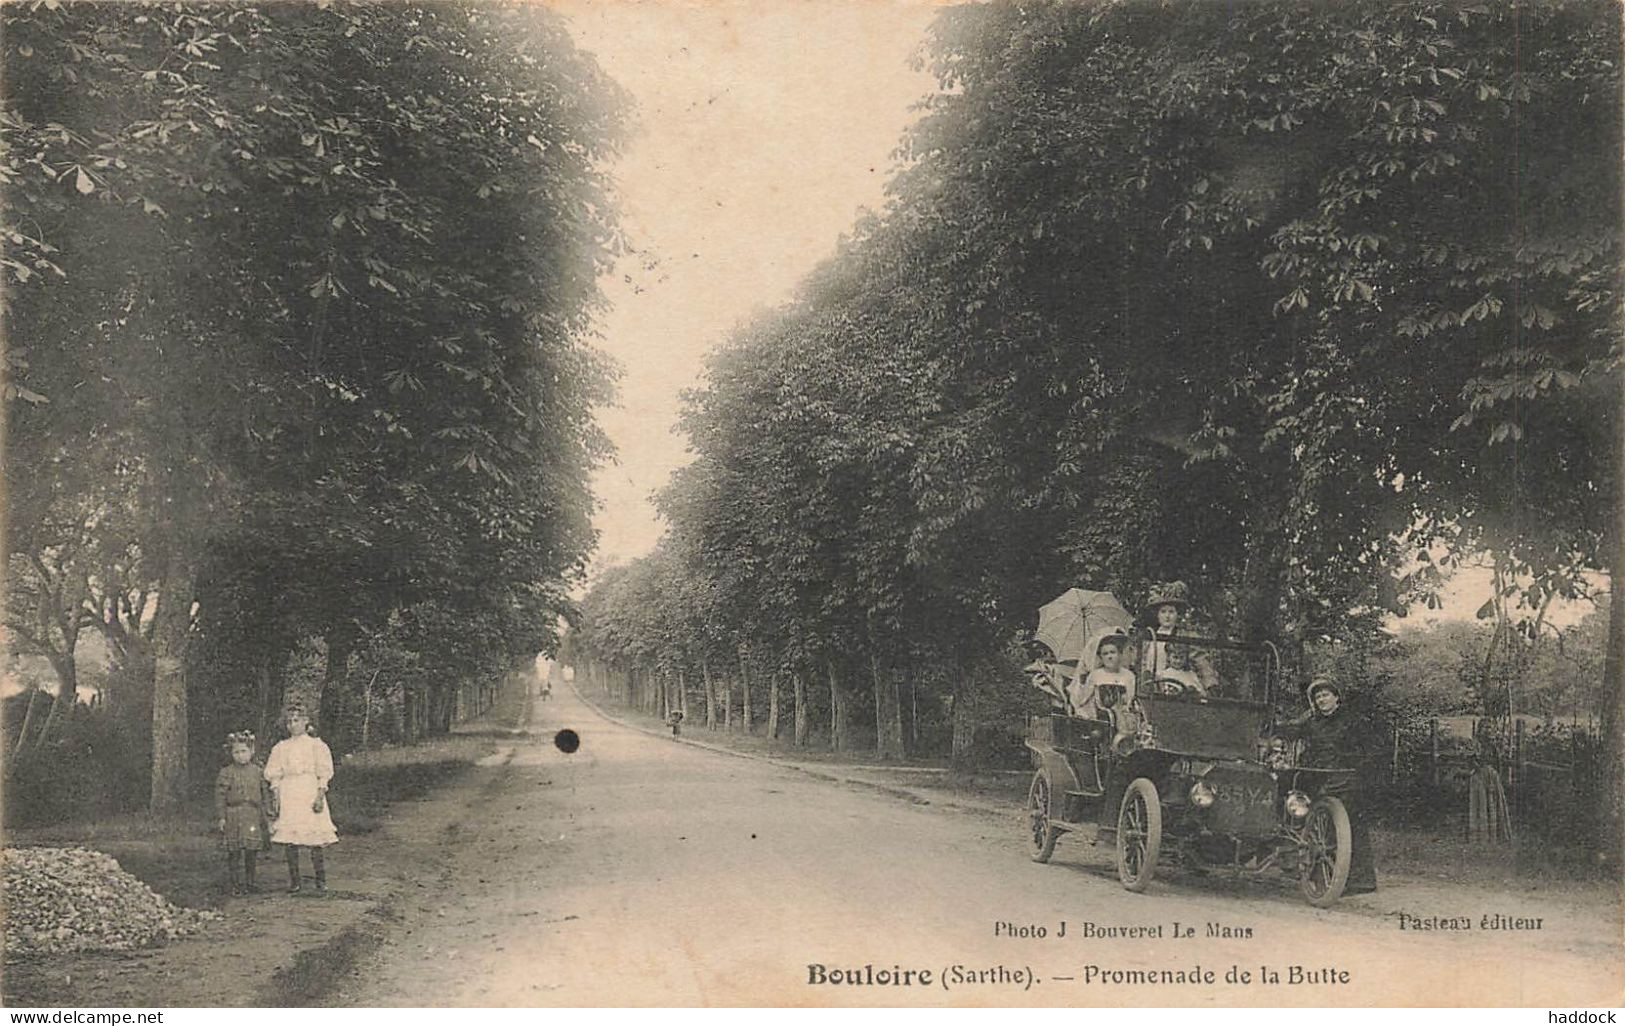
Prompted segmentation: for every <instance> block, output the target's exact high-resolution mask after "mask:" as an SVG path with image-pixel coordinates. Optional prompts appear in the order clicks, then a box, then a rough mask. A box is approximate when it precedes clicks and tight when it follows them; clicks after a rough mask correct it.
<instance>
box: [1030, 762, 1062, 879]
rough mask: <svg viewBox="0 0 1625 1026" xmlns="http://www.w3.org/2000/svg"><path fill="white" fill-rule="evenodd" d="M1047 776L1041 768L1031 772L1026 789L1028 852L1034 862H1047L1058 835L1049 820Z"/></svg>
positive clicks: (1053, 849)
mask: <svg viewBox="0 0 1625 1026" xmlns="http://www.w3.org/2000/svg"><path fill="white" fill-rule="evenodd" d="M1049 802H1050V787H1049V777H1047V776H1045V774H1044V771H1043V770H1039V771H1038V772H1037V773H1034V774H1033V786H1032V787H1031V788H1030V789H1029V790H1028V791H1027V820H1028V823H1029V825H1030V830H1031V835H1030V836H1029V838H1028V843H1029V844H1030V845H1031V847H1030V849H1029V851H1028V854H1030V855H1031V856H1032V859H1033V861H1034V862H1048V861H1049V859H1050V856H1051V855H1054V854H1055V839H1056V838H1057V837H1058V836H1059V835H1060V832H1059V831H1057V830H1056V829H1055V828H1054V827H1052V826H1050V822H1049Z"/></svg>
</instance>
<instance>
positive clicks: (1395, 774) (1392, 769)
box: [1388, 721, 1399, 784]
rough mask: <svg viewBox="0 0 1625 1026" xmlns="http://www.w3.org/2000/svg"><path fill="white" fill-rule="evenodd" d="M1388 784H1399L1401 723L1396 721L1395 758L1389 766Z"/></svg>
mask: <svg viewBox="0 0 1625 1026" xmlns="http://www.w3.org/2000/svg"><path fill="white" fill-rule="evenodd" d="M1388 782H1389V783H1390V784H1397V783H1399V723H1398V721H1395V723H1394V758H1393V761H1392V763H1390V765H1389V770H1388Z"/></svg>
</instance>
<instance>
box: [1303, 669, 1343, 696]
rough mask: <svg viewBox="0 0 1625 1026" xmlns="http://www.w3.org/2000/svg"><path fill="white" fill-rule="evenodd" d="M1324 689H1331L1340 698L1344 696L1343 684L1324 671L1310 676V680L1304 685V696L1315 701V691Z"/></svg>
mask: <svg viewBox="0 0 1625 1026" xmlns="http://www.w3.org/2000/svg"><path fill="white" fill-rule="evenodd" d="M1322 690H1325V691H1330V692H1331V693H1332V694H1334V695H1336V696H1337V697H1338V699H1340V700H1341V699H1342V697H1343V686H1342V685H1341V684H1339V683H1337V681H1335V680H1333V679H1332V678H1331V676H1330V675H1329V674H1324V673H1320V674H1316V675H1315V676H1313V677H1311V678H1309V682H1308V683H1307V684H1305V685H1304V686H1303V697H1304V698H1306V699H1308V700H1309V701H1311V702H1313V701H1314V700H1315V692H1317V691H1322Z"/></svg>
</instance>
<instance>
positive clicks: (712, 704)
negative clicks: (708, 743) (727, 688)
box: [700, 656, 717, 730]
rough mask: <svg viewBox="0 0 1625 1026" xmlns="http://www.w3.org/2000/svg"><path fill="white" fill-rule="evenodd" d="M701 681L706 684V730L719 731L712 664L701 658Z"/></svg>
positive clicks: (715, 686)
mask: <svg viewBox="0 0 1625 1026" xmlns="http://www.w3.org/2000/svg"><path fill="white" fill-rule="evenodd" d="M700 680H701V681H702V682H703V683H704V684H705V729H706V730H716V729H717V685H716V682H715V681H713V680H712V679H711V663H710V662H709V661H708V660H707V659H706V658H705V657H704V656H700Z"/></svg>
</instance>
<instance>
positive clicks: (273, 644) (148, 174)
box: [0, 2, 622, 805]
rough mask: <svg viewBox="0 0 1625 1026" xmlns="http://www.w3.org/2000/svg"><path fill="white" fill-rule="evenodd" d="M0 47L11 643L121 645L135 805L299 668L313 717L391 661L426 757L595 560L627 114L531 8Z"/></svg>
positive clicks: (184, 19)
mask: <svg viewBox="0 0 1625 1026" xmlns="http://www.w3.org/2000/svg"><path fill="white" fill-rule="evenodd" d="M4 19H5V39H6V42H5V46H6V54H5V58H6V66H7V71H8V74H7V76H6V81H5V83H4V105H3V109H0V145H3V150H0V184H3V185H4V188H5V205H4V215H3V224H0V228H3V230H4V232H5V233H6V236H7V238H8V240H9V245H8V247H7V250H6V254H5V257H4V270H5V273H6V274H7V276H8V278H9V279H10V280H9V281H8V283H7V285H8V288H7V290H6V291H7V300H6V302H7V306H6V310H5V315H6V321H7V336H8V341H9V342H10V347H9V349H8V370H9V375H8V386H7V432H8V441H9V453H8V457H9V458H8V460H7V463H6V484H7V494H8V496H9V497H10V500H11V501H10V514H11V516H10V524H9V532H8V542H9V545H10V551H11V553H12V557H11V561H12V581H13V590H14V592H15V591H17V590H18V589H21V590H22V591H23V592H26V596H25V597H26V598H32V599H34V601H33V602H31V603H30V602H14V603H13V606H14V610H15V612H16V613H17V614H18V615H16V616H13V617H12V619H13V620H16V621H18V622H17V624H16V625H14V629H16V630H17V637H18V638H19V640H21V641H22V642H23V643H25V644H33V643H36V642H37V643H38V645H39V646H54V647H56V648H60V647H61V642H62V638H61V636H60V635H61V632H60V631H57V632H56V633H55V634H53V635H52V637H51V638H47V637H43V636H40V632H39V629H38V625H37V624H28V623H23V622H22V612H23V610H24V609H25V608H27V607H29V606H32V607H33V608H34V609H35V610H37V609H38V608H40V607H41V603H42V602H43V604H44V605H45V606H48V607H50V609H51V610H52V614H51V615H52V617H53V618H55V619H57V620H60V621H61V622H62V623H68V624H78V625H81V626H84V627H93V628H97V629H100V630H102V631H103V632H105V633H107V634H109V635H110V636H117V637H118V638H119V639H120V643H121V644H125V645H126V647H127V649H128V652H127V654H128V658H129V665H128V667H127V668H126V669H127V671H128V672H127V673H125V674H124V675H123V678H122V679H121V680H120V681H118V682H116V683H114V684H112V685H110V686H111V687H112V688H113V689H114V690H115V691H118V690H119V689H123V690H124V691H125V692H126V693H127V695H128V696H129V699H130V700H129V702H128V703H126V704H128V705H130V706H131V707H133V708H136V709H138V710H139V709H142V708H145V709H146V710H148V711H147V713H146V715H147V716H148V717H150V718H151V728H150V729H151V731H152V733H153V736H154V738H155V740H156V742H157V744H158V747H159V749H160V751H158V752H157V754H156V757H155V773H154V779H153V784H152V787H153V802H154V804H155V805H165V804H169V803H172V802H173V801H175V800H176V799H177V797H178V795H179V793H180V791H181V789H182V788H183V786H184V781H185V777H186V772H185V766H186V763H185V752H186V750H187V748H188V747H189V744H188V742H187V740H186V738H187V727H188V726H189V725H190V726H193V727H196V728H199V729H207V730H208V732H209V733H210V734H212V733H213V732H214V731H215V729H216V728H217V727H219V726H222V725H224V724H242V723H244V722H245V721H246V722H247V723H248V724H250V725H252V724H256V723H258V724H260V725H261V726H264V725H265V721H264V716H265V715H266V710H265V709H264V708H262V707H261V706H265V705H270V706H273V707H274V706H275V705H276V704H277V703H280V701H281V699H282V690H283V689H282V688H281V687H280V686H278V687H272V688H270V689H269V690H270V691H271V692H272V693H273V694H272V695H271V696H270V697H267V696H265V695H261V696H259V697H258V698H253V697H251V694H252V691H253V687H252V685H251V684H250V683H249V682H251V681H252V680H253V679H254V678H255V677H256V676H261V677H263V676H265V675H270V676H273V677H274V676H276V675H279V674H280V673H281V672H282V670H283V669H284V668H285V667H286V666H287V665H288V660H289V658H290V655H291V653H292V652H293V650H294V648H295V647H296V646H297V644H298V643H299V641H300V640H301V639H304V638H317V639H321V642H322V644H323V645H325V647H326V649H327V651H328V655H329V673H328V677H329V679H328V680H327V681H326V682H325V683H326V684H328V685H331V687H327V688H324V689H323V690H324V691H325V693H324V694H322V695H321V697H320V701H321V704H322V711H323V713H324V714H325V718H326V719H328V720H330V721H332V720H339V719H341V718H342V717H341V713H342V710H343V709H344V708H345V701H346V700H345V697H344V694H345V693H344V691H343V683H344V681H345V680H347V679H348V669H347V661H348V658H349V655H350V654H351V653H352V652H357V651H359V650H360V649H359V648H358V646H362V642H363V641H365V640H366V639H367V638H372V637H374V636H384V635H387V636H389V637H391V638H393V639H394V642H395V647H396V648H398V649H401V650H402V651H403V652H407V653H410V654H411V655H412V656H413V658H414V659H416V660H418V661H421V662H423V663H425V664H426V665H425V666H424V667H423V668H422V669H423V672H422V673H421V674H420V675H419V678H418V679H420V680H422V681H423V682H425V686H426V687H428V688H430V689H431V690H432V691H433V694H432V695H428V696H426V697H425V701H426V702H427V705H426V706H425V708H426V709H428V710H429V712H430V715H427V716H426V717H424V718H423V719H422V721H421V722H422V724H426V725H430V726H433V725H435V724H438V725H439V726H440V727H441V728H442V729H443V727H444V725H445V723H446V722H448V719H447V718H448V717H449V715H450V709H451V699H452V697H453V696H454V692H455V691H456V689H457V688H458V687H459V686H460V684H459V682H462V681H475V680H488V679H490V678H491V677H492V676H493V675H494V674H499V673H500V672H502V671H505V670H506V669H507V668H508V667H509V666H510V665H511V664H512V662H513V661H514V660H515V659H518V658H520V657H525V658H528V657H530V656H532V655H534V654H535V653H536V652H538V651H541V650H547V649H551V648H552V647H553V646H554V645H555V644H556V642H557V638H556V636H555V631H556V628H555V626H554V625H555V624H556V622H557V619H558V616H559V614H560V613H561V612H563V611H565V610H567V609H568V608H569V601H568V598H567V596H568V593H569V590H570V588H571V587H572V585H573V582H574V581H576V580H577V579H578V578H579V576H580V574H581V572H582V570H583V567H584V565H585V560H586V559H587V557H588V555H589V553H590V551H591V548H592V545H593V543H594V536H593V532H592V529H591V526H590V521H589V517H590V512H591V496H590V494H589V492H588V488H587V478H588V474H589V472H590V471H591V469H592V468H593V467H594V466H595V465H596V464H597V463H598V462H599V461H601V460H602V459H603V458H604V457H605V456H606V455H607V453H608V443H607V441H606V440H605V438H604V437H603V435H602V433H601V432H600V431H599V429H598V428H597V426H596V425H595V424H594V423H593V421H592V416H591V414H592V409H593V407H594V406H595V405H598V404H601V403H603V402H605V401H607V399H608V397H609V396H610V389H611V383H612V379H613V372H612V369H611V367H610V365H609V364H608V362H607V361H606V359H605V358H604V357H603V356H602V355H600V354H599V353H598V352H597V351H595V350H594V349H593V348H592V347H591V346H590V344H589V341H588V340H589V336H590V328H591V319H592V317H593V315H594V313H595V311H596V310H597V308H598V305H599V303H600V297H599V294H598V291H597V279H598V277H599V275H600V274H601V273H602V272H603V271H604V270H605V269H606V268H607V266H608V265H609V262H610V261H611V260H612V259H613V257H614V254H615V252H616V250H617V248H618V246H619V240H618V235H617V229H616V225H615V220H614V211H613V205H612V202H611V197H610V195H609V191H608V188H607V179H606V177H605V171H604V167H605V162H606V160H607V159H608V158H609V157H610V156H611V155H612V154H613V153H614V151H615V146H616V144H617V143H616V140H617V137H618V132H619V126H620V123H619V113H618V111H619V108H620V106H621V104H622V99H621V96H620V93H619V90H618V89H617V88H616V87H615V86H613V84H612V83H610V82H609V81H608V80H607V79H605V78H604V77H603V75H602V74H601V73H600V72H599V71H598V69H597V67H596V65H595V64H594V63H593V62H592V60H591V59H590V58H589V57H587V56H585V55H583V54H582V53H580V52H579V51H577V50H576V49H575V47H574V45H573V44H572V43H571V41H570V39H569V37H568V35H567V33H566V32H565V30H564V28H563V26H562V23H561V21H560V20H559V19H558V18H557V17H555V16H553V15H552V14H550V13H548V12H546V11H544V10H541V9H539V8H536V7H534V6H530V5H517V4H515V5H491V4H475V3H449V4H439V3H437V4H399V3H367V2H361V3H323V4H317V5H295V4H207V3H205V4H191V3H187V4H174V3H132V4H60V5H59V4H56V3H51V2H45V3H35V4H30V5H20V4H19V5H8V7H7V8H6V10H5V12H4ZM35 619H37V617H36V618H35ZM21 628H28V630H27V631H26V633H25V631H24V630H22V629H21ZM53 639H54V640H53ZM67 647H68V649H69V650H70V651H71V647H72V646H71V643H70V644H69V645H68V646H67ZM362 647H365V646H362ZM119 651H120V652H125V651H126V648H120V649H119ZM189 653H190V654H189ZM369 672H370V671H369ZM143 678H145V680H146V683H145V684H143V683H142V681H143ZM322 683H324V682H318V685H320V684H322ZM154 691H155V692H156V693H155V694H153V693H152V692H154ZM113 698H114V699H115V704H117V702H118V701H120V700H121V699H120V696H117V695H115V696H113ZM189 698H190V705H189V704H188V699H189ZM66 701H67V702H68V703H69V704H71V702H72V697H71V689H68V698H67V699H66ZM200 703H201V704H200ZM270 715H272V716H274V708H273V709H272V710H271V712H270ZM323 729H324V731H325V732H326V733H327V734H328V735H329V736H330V737H334V736H335V735H337V734H339V733H341V732H342V731H343V727H342V725H341V723H340V722H328V723H325V724H324V725H323ZM204 744H205V747H204V749H203V750H209V747H211V746H212V739H210V741H206V742H204ZM193 746H195V744H194V745H193Z"/></svg>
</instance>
